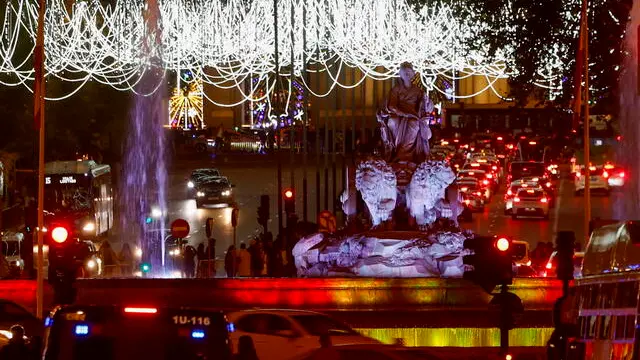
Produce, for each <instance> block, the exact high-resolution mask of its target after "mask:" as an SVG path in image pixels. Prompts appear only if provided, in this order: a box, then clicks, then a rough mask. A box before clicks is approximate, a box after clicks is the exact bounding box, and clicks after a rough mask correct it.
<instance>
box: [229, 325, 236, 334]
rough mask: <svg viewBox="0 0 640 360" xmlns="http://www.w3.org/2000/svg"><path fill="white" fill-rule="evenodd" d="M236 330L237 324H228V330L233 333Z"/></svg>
mask: <svg viewBox="0 0 640 360" xmlns="http://www.w3.org/2000/svg"><path fill="white" fill-rule="evenodd" d="M235 331H236V326H235V325H234V324H233V323H228V324H227V332H229V333H232V332H235Z"/></svg>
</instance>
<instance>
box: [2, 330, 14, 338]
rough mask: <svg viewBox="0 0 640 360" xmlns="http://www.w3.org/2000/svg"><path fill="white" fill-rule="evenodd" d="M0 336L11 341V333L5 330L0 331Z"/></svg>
mask: <svg viewBox="0 0 640 360" xmlns="http://www.w3.org/2000/svg"><path fill="white" fill-rule="evenodd" d="M0 335H2V336H4V337H6V338H7V339H9V340H11V338H12V337H13V334H11V331H7V330H0Z"/></svg>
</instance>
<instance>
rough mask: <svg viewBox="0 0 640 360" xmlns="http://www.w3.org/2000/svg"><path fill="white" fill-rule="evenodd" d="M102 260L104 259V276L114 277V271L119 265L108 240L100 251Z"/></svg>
mask: <svg viewBox="0 0 640 360" xmlns="http://www.w3.org/2000/svg"><path fill="white" fill-rule="evenodd" d="M98 253H99V256H100V258H101V259H102V266H103V267H104V275H105V276H112V275H113V270H114V268H115V267H116V264H117V256H116V253H115V251H113V248H111V244H110V243H109V241H108V240H105V241H103V242H102V246H100V250H99V251H98Z"/></svg>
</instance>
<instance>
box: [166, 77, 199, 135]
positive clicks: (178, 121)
mask: <svg viewBox="0 0 640 360" xmlns="http://www.w3.org/2000/svg"><path fill="white" fill-rule="evenodd" d="M202 98H203V89H202V80H201V79H194V78H193V75H192V73H191V72H190V71H187V72H184V73H182V74H180V75H179V76H178V83H177V84H176V87H175V88H174V89H173V93H172V95H171V99H169V123H170V125H171V127H172V128H180V129H183V130H201V129H204V128H205V124H204V117H203V101H202Z"/></svg>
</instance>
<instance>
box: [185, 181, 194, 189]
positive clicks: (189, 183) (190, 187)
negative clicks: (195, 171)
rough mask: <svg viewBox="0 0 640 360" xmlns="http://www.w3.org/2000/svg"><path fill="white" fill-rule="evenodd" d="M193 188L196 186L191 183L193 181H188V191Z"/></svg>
mask: <svg viewBox="0 0 640 360" xmlns="http://www.w3.org/2000/svg"><path fill="white" fill-rule="evenodd" d="M194 186H196V184H194V183H193V181H189V182H188V183H187V187H188V188H189V189H193V187H194Z"/></svg>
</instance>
